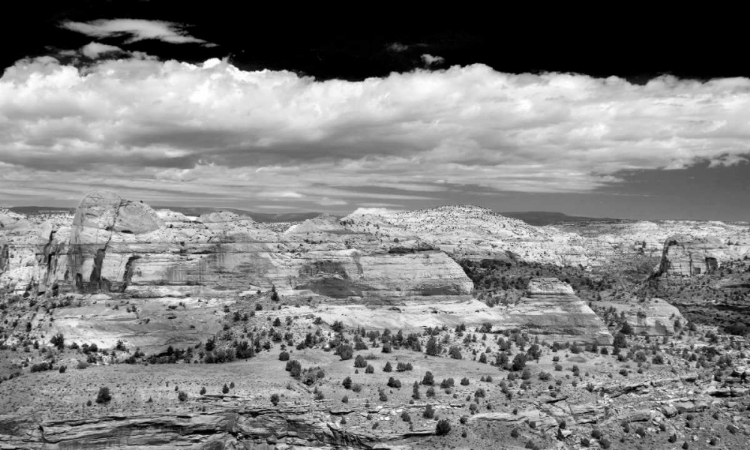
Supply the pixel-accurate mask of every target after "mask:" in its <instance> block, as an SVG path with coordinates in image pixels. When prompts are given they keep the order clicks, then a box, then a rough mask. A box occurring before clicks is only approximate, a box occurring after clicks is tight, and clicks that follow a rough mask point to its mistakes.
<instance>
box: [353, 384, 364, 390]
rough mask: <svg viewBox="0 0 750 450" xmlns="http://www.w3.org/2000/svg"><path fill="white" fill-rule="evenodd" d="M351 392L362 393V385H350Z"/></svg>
mask: <svg viewBox="0 0 750 450" xmlns="http://www.w3.org/2000/svg"><path fill="white" fill-rule="evenodd" d="M352 391H354V392H360V391H362V385H361V384H357V383H355V384H353V385H352Z"/></svg>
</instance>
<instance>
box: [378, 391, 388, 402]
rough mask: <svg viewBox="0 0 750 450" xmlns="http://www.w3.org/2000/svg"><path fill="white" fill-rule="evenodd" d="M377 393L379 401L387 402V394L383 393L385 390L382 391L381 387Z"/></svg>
mask: <svg viewBox="0 0 750 450" xmlns="http://www.w3.org/2000/svg"><path fill="white" fill-rule="evenodd" d="M378 394H379V398H380V401H381V402H387V401H388V396H387V395H385V391H384V390H382V389H381V390H380V391H379V392H378Z"/></svg>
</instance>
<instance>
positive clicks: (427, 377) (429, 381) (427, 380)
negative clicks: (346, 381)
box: [422, 370, 435, 386]
mask: <svg viewBox="0 0 750 450" xmlns="http://www.w3.org/2000/svg"><path fill="white" fill-rule="evenodd" d="M422 384H424V385H425V386H432V385H433V384H435V378H434V377H433V376H432V372H430V371H429V370H428V371H427V372H426V373H425V374H424V378H422Z"/></svg>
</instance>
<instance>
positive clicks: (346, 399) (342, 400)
mask: <svg viewBox="0 0 750 450" xmlns="http://www.w3.org/2000/svg"><path fill="white" fill-rule="evenodd" d="M341 403H349V396H348V395H345V396H343V397H341Z"/></svg>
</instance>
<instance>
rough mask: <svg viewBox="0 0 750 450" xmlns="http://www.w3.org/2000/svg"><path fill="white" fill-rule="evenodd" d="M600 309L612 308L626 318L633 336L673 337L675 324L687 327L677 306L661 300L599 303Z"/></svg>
mask: <svg viewBox="0 0 750 450" xmlns="http://www.w3.org/2000/svg"><path fill="white" fill-rule="evenodd" d="M597 306H598V307H600V308H605V309H606V308H612V309H614V310H615V312H616V314H618V315H621V316H622V317H624V318H625V320H626V321H627V322H628V324H629V325H630V326H631V327H632V328H633V334H636V335H642V334H646V335H649V336H671V335H673V334H675V331H677V330H675V323H677V322H678V321H679V323H680V324H681V325H683V326H684V325H685V324H686V323H687V321H686V320H685V318H684V317H683V316H682V314H681V313H680V310H679V309H677V308H676V307H675V306H673V305H670V304H669V303H667V302H666V301H664V300H662V299H660V298H652V299H649V300H646V301H644V302H632V303H621V302H599V303H597Z"/></svg>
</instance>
